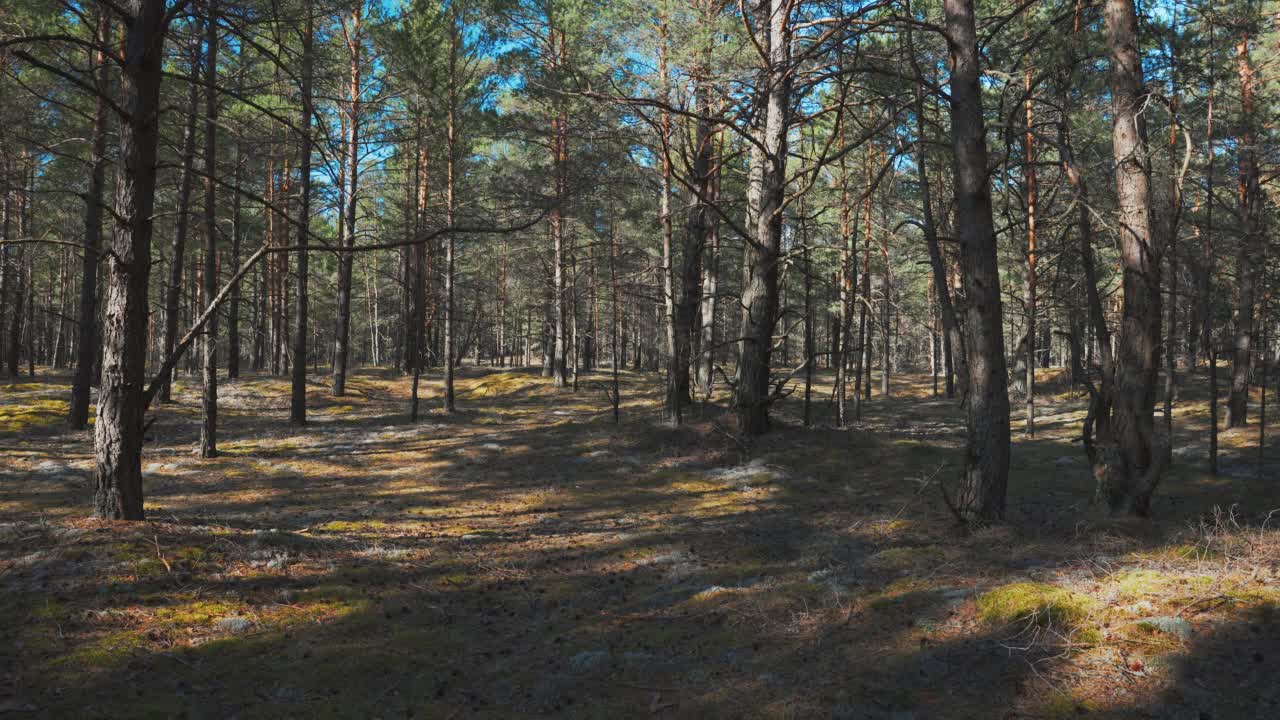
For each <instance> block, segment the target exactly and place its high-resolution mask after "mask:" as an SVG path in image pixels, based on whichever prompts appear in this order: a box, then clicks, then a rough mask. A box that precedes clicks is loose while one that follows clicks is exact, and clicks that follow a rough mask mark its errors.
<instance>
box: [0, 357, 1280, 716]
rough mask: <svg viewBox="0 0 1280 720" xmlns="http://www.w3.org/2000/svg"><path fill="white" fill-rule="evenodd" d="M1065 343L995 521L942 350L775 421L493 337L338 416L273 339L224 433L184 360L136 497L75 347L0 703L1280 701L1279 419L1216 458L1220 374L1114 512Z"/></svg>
mask: <svg viewBox="0 0 1280 720" xmlns="http://www.w3.org/2000/svg"><path fill="white" fill-rule="evenodd" d="M1038 377H1039V378H1040V380H1041V383H1042V384H1041V386H1040V387H1041V394H1040V397H1039V401H1038V403H1037V415H1038V422H1037V433H1036V436H1035V437H1034V438H1027V437H1024V436H1023V434H1022V433H1021V432H1020V431H1021V422H1022V420H1021V412H1022V405H1021V403H1020V402H1019V401H1018V400H1019V399H1018V398H1016V397H1015V398H1014V403H1013V405H1014V408H1015V419H1014V426H1015V448H1014V452H1013V463H1012V468H1013V469H1012V476H1011V478H1010V488H1009V493H1010V494H1009V522H1008V523H1007V524H1005V525H1003V526H1000V527H996V528H990V529H985V530H980V531H977V532H972V533H967V534H966V533H963V532H961V531H959V530H958V529H957V528H956V527H955V525H954V523H953V521H952V519H951V516H950V514H949V512H948V511H947V510H946V508H945V507H944V505H943V504H942V502H941V499H940V496H939V493H938V483H939V482H943V481H947V482H950V481H951V480H952V478H953V476H954V473H955V469H954V463H955V461H956V459H957V453H958V449H959V447H960V443H961V442H962V441H963V432H962V426H961V422H962V416H961V414H960V412H959V410H958V409H957V408H956V406H955V404H954V402H953V401H949V400H946V399H945V398H936V397H934V396H933V393H932V382H931V379H930V378H928V377H926V376H921V375H908V374H901V375H897V376H895V377H894V378H893V382H892V396H891V397H889V398H882V397H880V396H879V390H878V388H879V383H878V377H877V378H876V380H877V382H875V383H874V384H873V387H874V388H875V393H874V395H873V397H872V399H871V400H870V401H867V402H865V403H864V404H863V407H862V408H861V409H862V413H863V417H862V421H861V422H859V423H856V424H854V425H853V426H851V427H849V428H845V429H838V428H834V427H832V418H834V413H833V409H832V408H831V407H830V405H829V403H828V402H826V398H829V397H830V390H831V386H830V383H831V381H832V379H831V376H830V374H827V373H819V375H818V378H817V382H818V384H817V386H816V387H815V389H814V393H813V397H815V398H821V399H822V400H821V401H818V402H815V406H814V408H813V414H812V415H813V419H814V427H812V428H809V429H805V428H802V427H801V426H800V425H801V422H800V418H801V412H800V409H801V408H800V397H801V393H796V394H793V395H792V396H790V397H789V398H788V399H786V400H785V401H783V403H782V404H781V406H780V407H778V408H777V411H776V412H775V419H776V427H775V430H774V432H772V433H771V434H769V435H768V436H766V437H764V438H762V439H761V440H759V441H758V442H756V443H754V444H753V446H751V447H744V446H741V445H739V444H738V443H737V442H736V441H734V440H733V439H732V437H731V436H732V427H733V422H732V419H731V418H730V417H729V416H727V415H726V414H725V403H726V401H727V394H726V393H724V392H723V391H721V392H719V393H717V395H716V396H715V404H713V405H710V406H707V407H695V408H691V409H690V410H689V412H688V413H687V417H688V418H689V422H688V424H687V425H686V427H684V428H680V429H671V428H667V427H663V426H662V425H661V424H660V421H661V417H660V404H659V403H660V396H661V384H660V382H659V378H658V377H657V376H655V375H653V374H648V373H641V372H632V371H628V372H625V373H623V374H622V385H623V398H622V422H621V424H620V425H615V424H614V423H613V421H612V415H611V411H610V407H609V404H608V400H607V396H606V394H605V392H604V390H603V388H604V387H605V386H606V385H607V383H608V381H609V378H608V376H607V375H605V374H598V375H590V376H583V377H581V378H579V381H580V382H579V385H580V391H579V392H578V393H577V394H574V393H572V392H571V391H568V390H557V389H555V388H554V387H553V385H552V383H551V381H550V379H549V378H543V377H541V375H540V373H538V372H537V371H536V370H530V369H498V368H493V369H490V368H480V369H477V368H466V369H464V370H463V371H462V373H461V375H460V376H459V378H458V383H457V388H458V393H457V397H458V401H459V411H460V412H459V413H458V414H456V415H452V416H449V415H444V414H442V413H441V412H440V411H439V410H438V407H439V404H440V401H439V392H440V384H439V381H438V377H437V376H435V375H432V376H430V377H427V378H424V382H423V385H422V388H421V396H422V416H421V418H420V420H419V421H418V422H417V423H416V424H410V423H408V398H409V382H408V380H407V378H404V377H402V376H399V375H397V374H396V373H394V372H391V371H389V370H385V369H370V370H366V371H361V372H359V373H356V374H355V376H353V377H352V378H351V380H350V381H349V383H348V390H349V392H348V393H347V395H346V396H345V397H342V398H334V397H332V396H331V395H330V393H329V391H328V388H327V386H326V385H325V384H324V383H323V382H320V381H318V380H317V381H315V382H313V383H312V384H311V386H310V387H309V405H310V413H309V416H310V423H309V424H308V426H307V427H305V428H297V427H292V426H290V425H289V424H288V422H287V417H288V400H289V398H288V394H289V383H288V381H287V380H285V379H283V378H270V377H265V376H254V377H249V378H245V379H242V380H239V381H236V382H229V383H226V384H225V385H224V386H223V389H222V398H223V406H222V410H223V412H222V419H223V425H222V427H221V428H220V448H221V451H222V453H221V456H220V457H219V458H217V459H215V460H199V459H197V458H195V457H194V456H193V453H192V451H193V449H194V447H195V444H196V442H197V440H198V427H197V420H198V415H199V404H198V395H197V393H198V387H196V386H195V385H194V384H193V383H191V382H190V380H187V379H185V378H180V379H179V381H178V383H177V384H176V390H177V392H176V394H175V398H176V403H174V404H171V405H164V406H160V407H158V408H157V412H156V415H157V421H156V423H155V424H154V425H153V426H152V428H151V430H150V432H149V441H148V443H147V445H146V457H145V462H144V470H145V473H146V483H147V493H148V497H147V503H148V512H149V515H150V517H151V520H150V521H148V522H146V523H140V524H124V523H100V522H97V521H93V520H90V519H87V515H88V508H89V502H90V495H91V492H92V489H91V483H90V480H89V477H90V473H91V470H92V465H91V461H92V456H91V447H90V437H89V434H88V433H79V434H73V433H68V432H66V431H65V430H63V429H62V425H61V422H62V417H63V416H64V415H65V411H66V407H65V402H66V399H67V398H66V395H67V386H68V379H67V378H65V377H63V376H61V375H52V376H49V377H47V378H42V379H40V380H39V381H36V382H24V383H21V384H16V385H5V386H0V458H2V459H3V462H2V463H0V471H3V475H0V482H2V483H3V484H0V511H3V523H0V578H3V583H0V616H2V618H3V622H2V623H0V713H5V712H25V713H27V714H29V715H31V714H34V715H33V716H36V715H38V716H49V717H59V716H63V717H120V716H139V715H154V716H157V717H169V716H176V715H181V714H183V713H184V712H185V713H187V714H189V715H191V716H196V717H199V716H209V717H230V716H237V717H263V718H277V717H286V716H292V717H352V716H368V715H369V714H370V713H371V708H377V713H378V714H379V715H380V716H382V717H407V716H410V715H412V716H413V717H442V718H444V717H464V716H465V717H493V718H510V717H535V716H536V717H547V716H554V717H582V718H598V717H610V716H613V717H637V716H643V717H664V716H666V717H735V718H736V717H770V718H772V717H788V718H790V717H822V718H826V717H851V718H906V717H911V718H965V717H972V718H990V717H1049V718H1067V717H1077V716H1080V715H1088V716H1093V717H1159V718H1164V717H1170V718H1183V717H1186V718H1198V717H1202V716H1204V715H1202V714H1207V716H1210V717H1214V718H1230V717H1280V682H1278V681H1277V680H1276V679H1275V678H1277V677H1280V672H1277V663H1280V652H1276V651H1275V648H1276V647H1280V589H1278V588H1280V585H1278V584H1277V577H1276V573H1277V558H1278V557H1280V553H1278V552H1277V550H1280V536H1278V535H1277V533H1276V531H1275V530H1274V529H1273V528H1274V527H1275V525H1276V523H1277V522H1278V521H1280V513H1277V516H1276V517H1271V516H1270V515H1269V511H1270V510H1271V509H1272V508H1280V484H1277V483H1276V482H1275V479H1276V478H1277V477H1280V473H1271V474H1268V472H1269V470H1268V468H1270V467H1275V465H1274V463H1275V462H1276V461H1275V459H1274V458H1276V457H1277V456H1280V448H1274V447H1273V448H1272V449H1271V453H1272V454H1271V458H1273V459H1272V460H1270V461H1269V462H1270V463H1271V464H1270V465H1268V464H1265V463H1264V465H1263V466H1262V471H1263V474H1262V477H1261V478H1259V476H1258V464H1257V460H1256V458H1257V453H1256V445H1255V444H1254V443H1256V425H1255V426H1251V428H1249V429H1246V430H1244V431H1231V432H1224V433H1223V436H1222V448H1223V457H1222V463H1221V465H1222V470H1223V472H1224V475H1222V476H1220V477H1212V476H1209V475H1208V474H1207V473H1206V467H1205V465H1206V460H1205V459H1206V457H1207V455H1206V452H1207V451H1206V449H1205V448H1206V444H1205V432H1206V430H1205V428H1206V426H1207V417H1208V416H1207V411H1206V409H1205V402H1204V398H1205V395H1204V390H1203V388H1204V377H1203V375H1194V374H1192V375H1188V376H1186V377H1184V379H1183V383H1182V386H1181V388H1180V397H1179V403H1178V405H1176V412H1175V443H1174V454H1175V464H1174V466H1173V470H1172V471H1171V472H1170V474H1169V475H1168V477H1167V478H1166V479H1165V481H1164V483H1163V484H1162V486H1161V488H1160V491H1159V493H1158V495H1157V501H1156V508H1155V510H1156V518H1155V519H1153V520H1151V521H1135V520H1125V519H1119V520H1116V519H1109V518H1106V517H1105V516H1104V515H1103V514H1102V513H1101V512H1100V510H1099V509H1098V508H1096V507H1094V506H1092V505H1090V498H1091V496H1092V491H1093V488H1092V486H1091V484H1090V483H1091V481H1090V477H1089V472H1088V470H1087V468H1086V467H1085V462H1084V457H1083V452H1082V451H1081V449H1080V447H1079V443H1078V442H1076V437H1077V435H1078V433H1079V423H1080V419H1081V418H1082V417H1083V411H1084V403H1083V396H1082V394H1081V392H1080V391H1078V390H1077V389H1073V388H1072V387H1071V385H1070V383H1069V382H1067V380H1066V378H1065V377H1064V376H1063V375H1062V373H1061V372H1060V371H1058V370H1054V371H1040V372H1039V373H1038ZM55 405H56V406H57V407H55ZM850 414H851V415H852V407H851V408H850ZM5 418H11V420H9V421H8V422H12V423H14V424H13V425H12V427H10V426H7V425H3V424H2V423H3V422H4V419H5ZM28 418H30V419H28Z"/></svg>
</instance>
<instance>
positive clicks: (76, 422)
mask: <svg viewBox="0 0 1280 720" xmlns="http://www.w3.org/2000/svg"><path fill="white" fill-rule="evenodd" d="M97 32H98V37H97V40H98V42H99V43H100V44H101V45H102V46H104V47H105V46H107V45H110V44H111V16H110V15H109V14H108V13H107V11H106V10H105V9H103V10H100V11H99V15H98V31H97ZM91 56H92V62H93V66H94V68H95V71H94V90H95V91H96V92H97V94H98V96H97V98H96V99H95V104H94V113H93V144H92V146H91V150H90V151H89V152H90V155H89V191H88V192H87V193H86V194H85V213H84V258H83V264H82V266H81V267H82V272H81V279H80V315H79V324H78V327H77V330H78V335H79V337H78V338H77V339H76V370H75V378H74V379H73V380H72V382H71V412H70V414H69V416H68V423H69V424H70V425H71V429H72V430H83V429H85V427H86V426H87V425H88V424H89V386H90V385H92V384H93V364H94V362H95V361H96V360H97V346H98V262H99V260H100V258H99V250H100V249H101V246H102V188H103V186H104V185H105V184H106V171H107V93H109V92H110V84H111V68H110V66H109V65H108V64H107V57H106V53H104V52H103V51H102V50H94V51H92V53H91Z"/></svg>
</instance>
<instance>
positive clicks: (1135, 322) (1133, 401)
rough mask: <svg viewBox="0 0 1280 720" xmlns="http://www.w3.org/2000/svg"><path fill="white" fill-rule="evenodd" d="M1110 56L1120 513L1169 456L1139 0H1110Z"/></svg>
mask: <svg viewBox="0 0 1280 720" xmlns="http://www.w3.org/2000/svg"><path fill="white" fill-rule="evenodd" d="M1106 22H1107V36H1108V38H1107V39H1108V43H1107V44H1108V49H1109V51H1110V56H1111V93H1112V110H1113V117H1112V150H1113V152H1114V155H1115V178H1116V195H1117V199H1118V204H1119V219H1120V224H1119V227H1120V257H1121V267H1122V268H1123V270H1124V281H1123V283H1124V285H1123V286H1124V309H1123V320H1122V323H1121V326H1120V336H1119V353H1118V355H1119V357H1118V358H1117V367H1116V370H1115V373H1116V375H1115V395H1114V405H1113V407H1112V412H1111V432H1112V436H1113V438H1114V441H1115V446H1114V447H1113V448H1110V449H1108V452H1109V456H1108V462H1107V467H1106V469H1105V471H1104V473H1103V474H1101V475H1100V477H1099V488H1098V489H1099V494H1100V496H1101V497H1104V498H1105V499H1106V501H1107V505H1108V506H1109V507H1110V509H1111V511H1112V512H1113V513H1120V514H1135V515H1146V514H1147V513H1148V511H1149V509H1150V503H1151V494H1152V492H1154V490H1155V488H1156V485H1157V484H1158V483H1159V481H1160V474H1161V472H1162V471H1163V468H1164V465H1165V464H1166V460H1167V458H1166V454H1165V453H1164V452H1163V451H1161V450H1158V449H1157V447H1156V446H1157V444H1158V442H1157V439H1156V437H1155V418H1154V412H1153V411H1154V407H1155V393H1156V375H1157V371H1158V369H1159V353H1160V258H1159V254H1158V252H1157V249H1156V245H1155V243H1154V241H1153V239H1152V232H1151V177H1150V171H1151V166H1150V162H1149V159H1148V156H1147V137H1146V121H1145V119H1144V117H1143V114H1142V109H1143V108H1144V107H1145V105H1146V102H1147V90H1146V87H1145V86H1144V84H1143V79H1142V56H1141V54H1140V52H1139V49H1138V21H1137V16H1136V14H1135V12H1134V6H1133V0H1107V4H1106Z"/></svg>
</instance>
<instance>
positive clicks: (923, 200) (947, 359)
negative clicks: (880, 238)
mask: <svg viewBox="0 0 1280 720" xmlns="http://www.w3.org/2000/svg"><path fill="white" fill-rule="evenodd" d="M913 36H914V33H913V31H912V27H911V26H910V25H908V26H907V55H908V57H910V58H911V63H912V66H913V68H914V69H915V73H916V75H917V78H918V79H917V82H916V83H915V116H916V174H917V175H918V176H919V178H920V214H921V228H920V229H921V231H922V232H923V233H924V241H925V246H926V247H927V249H928V251H929V267H930V269H931V270H932V272H933V287H934V291H935V292H936V293H937V300H938V314H939V315H940V316H941V320H942V330H943V334H944V338H943V342H942V344H943V356H944V363H943V364H944V370H945V371H946V380H945V382H946V388H947V397H949V398H953V397H955V395H956V386H955V375H953V373H952V372H951V363H952V360H953V359H958V360H959V367H958V368H957V374H958V375H959V376H960V377H961V378H962V385H963V378H966V377H967V375H968V368H967V367H965V361H964V352H963V351H961V352H959V353H957V354H956V355H955V356H954V358H953V357H952V355H951V349H952V348H963V347H964V340H963V337H962V335H961V332H960V324H959V321H958V320H957V319H956V309H955V305H954V304H953V303H952V301H951V283H950V281H949V280H948V279H947V266H946V262H945V260H944V259H943V257H942V243H941V242H939V240H938V224H937V221H936V220H935V218H934V214H933V191H932V188H931V186H930V184H929V172H928V168H929V159H928V153H927V150H928V147H929V142H928V134H927V128H926V123H925V104H924V87H923V86H924V76H923V74H921V69H920V60H919V56H918V55H917V54H916V52H915V43H914V39H913ZM961 395H962V396H963V395H964V393H963V392H962V393H961Z"/></svg>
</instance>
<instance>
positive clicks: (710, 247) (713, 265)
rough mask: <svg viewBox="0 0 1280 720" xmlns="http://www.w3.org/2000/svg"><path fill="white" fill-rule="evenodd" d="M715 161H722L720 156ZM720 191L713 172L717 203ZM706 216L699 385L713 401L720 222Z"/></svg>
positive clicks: (704, 396) (713, 193)
mask: <svg viewBox="0 0 1280 720" xmlns="http://www.w3.org/2000/svg"><path fill="white" fill-rule="evenodd" d="M714 162H717V163H718V162H719V159H718V158H717V159H716V160H715V161H714ZM719 192H720V171H719V169H718V168H717V169H714V170H713V171H712V179H711V183H710V195H709V196H708V199H709V200H710V201H712V202H714V201H715V200H716V199H718V196H719ZM705 217H706V219H707V226H706V232H707V238H706V257H705V258H704V259H703V262H702V308H701V310H702V330H701V332H702V337H701V338H700V339H699V342H698V347H699V356H700V357H699V362H698V387H699V389H700V390H701V392H702V401H703V402H709V401H710V400H711V392H712V390H713V389H714V388H715V356H716V301H717V300H718V298H717V297H716V295H717V293H718V292H719V289H718V286H719V276H720V223H719V219H718V218H717V217H716V216H715V215H714V214H712V213H707V214H706V215H705Z"/></svg>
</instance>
